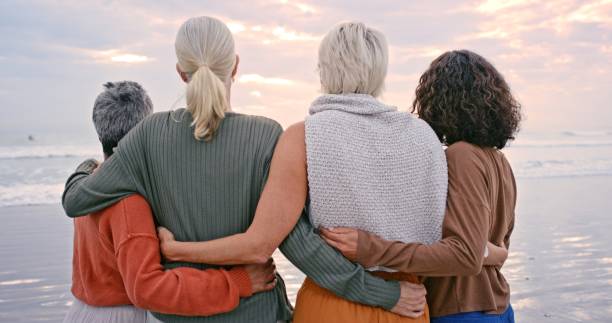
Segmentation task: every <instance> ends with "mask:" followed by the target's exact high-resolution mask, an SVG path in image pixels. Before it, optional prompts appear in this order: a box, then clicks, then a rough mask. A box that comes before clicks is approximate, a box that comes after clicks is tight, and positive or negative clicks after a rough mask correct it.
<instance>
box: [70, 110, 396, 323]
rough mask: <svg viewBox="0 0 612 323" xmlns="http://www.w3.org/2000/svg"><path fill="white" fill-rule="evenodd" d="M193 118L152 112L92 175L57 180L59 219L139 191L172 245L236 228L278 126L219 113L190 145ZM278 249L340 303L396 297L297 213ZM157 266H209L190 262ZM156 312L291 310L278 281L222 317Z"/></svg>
mask: <svg viewBox="0 0 612 323" xmlns="http://www.w3.org/2000/svg"><path fill="white" fill-rule="evenodd" d="M192 121H193V119H192V117H191V114H190V113H189V112H187V111H186V110H184V109H179V110H177V111H171V112H161V113H156V114H154V115H152V116H150V117H148V118H146V119H145V120H143V121H142V122H141V123H140V124H139V125H137V126H136V127H135V128H134V129H133V130H132V131H130V133H128V134H127V135H126V137H125V138H123V139H122V140H121V142H120V143H119V146H118V147H117V149H116V151H115V153H114V154H113V155H112V156H111V157H110V158H109V159H107V160H106V161H105V162H104V163H103V164H102V165H101V166H100V168H99V169H98V170H96V171H95V172H94V173H93V174H91V169H90V167H88V164H87V163H84V164H82V165H80V166H79V167H78V168H77V170H76V172H75V173H74V174H73V175H72V176H70V178H69V179H68V182H67V184H66V189H65V191H64V195H63V205H64V209H65V210H66V213H67V214H68V215H69V216H71V217H75V216H81V215H86V214H88V213H92V212H95V211H98V210H102V209H104V208H106V207H108V206H110V205H112V204H114V203H116V202H117V201H119V200H121V199H123V198H125V197H127V196H129V195H131V194H134V193H139V194H140V195H142V196H143V197H145V198H146V200H147V201H148V202H149V204H150V205H151V209H152V210H153V213H154V215H155V220H156V224H157V225H162V226H164V227H167V228H168V229H170V230H171V231H172V232H173V233H174V235H175V237H176V239H177V240H180V241H205V240H212V239H217V238H220V237H225V236H228V235H233V234H236V233H241V232H245V231H246V229H247V228H248V227H249V225H250V224H251V222H252V220H253V216H254V215H255V209H256V207H257V203H258V201H259V197H260V195H261V192H262V190H263V186H264V184H265V181H266V179H267V176H268V171H269V167H270V160H271V158H272V154H273V151H274V148H275V146H276V142H277V140H278V138H279V136H280V135H281V133H282V128H281V126H280V125H279V124H278V123H276V122H275V121H273V120H270V119H267V118H263V117H255V116H248V115H242V114H237V113H227V115H226V117H225V119H223V121H222V122H221V125H220V127H219V129H218V131H217V133H216V134H215V137H214V138H213V139H212V140H211V141H209V142H205V141H198V140H195V139H194V137H193V128H192V126H191V123H192ZM280 250H281V251H282V252H283V253H284V254H285V256H286V257H287V258H288V259H289V260H290V261H291V262H292V263H293V264H294V265H296V267H298V268H299V269H300V270H301V271H302V272H304V273H305V274H306V275H307V276H309V277H311V278H312V279H313V280H314V281H315V282H316V283H317V284H319V285H320V286H322V287H324V288H327V289H329V290H330V291H332V292H334V293H336V294H337V295H339V296H340V297H344V298H346V299H349V300H351V301H354V302H358V303H362V304H366V305H372V306H380V307H384V308H387V309H390V308H392V307H393V306H394V305H395V303H396V302H397V300H398V299H399V295H400V290H399V284H398V283H397V282H393V281H384V280H382V279H380V278H377V277H373V276H370V275H369V274H368V273H367V272H366V271H365V270H364V269H363V267H361V266H359V265H355V264H353V263H351V262H349V261H348V260H347V259H345V258H344V257H342V255H340V254H339V253H338V252H337V251H336V250H335V249H333V248H331V247H330V246H329V245H327V244H326V243H325V242H324V241H323V240H322V239H321V238H320V237H319V236H318V235H317V234H316V233H315V232H314V228H313V227H312V226H311V225H310V223H309V221H308V220H307V218H306V219H305V218H304V216H303V217H302V218H301V219H300V221H298V224H297V225H296V227H295V228H294V230H293V231H292V232H291V233H290V234H289V236H288V237H287V238H286V239H285V241H284V242H283V243H282V245H281V246H280ZM164 266H165V267H166V268H175V267H179V266H189V267H195V268H201V269H204V268H217V267H214V266H208V265H203V264H193V263H165V264H164ZM202 288H204V286H202ZM184 301H185V302H189V301H190V300H189V299H185V300H184ZM155 316H156V317H157V318H159V319H160V320H162V321H164V322H276V321H277V320H288V319H290V317H291V311H290V304H289V302H288V301H287V298H286V294H285V287H284V284H283V282H282V280H279V284H278V285H277V287H276V288H275V289H274V290H273V291H269V292H263V293H258V294H255V295H253V296H252V297H249V298H245V299H241V300H240V304H239V305H238V307H237V308H236V310H234V311H232V312H229V313H225V314H219V315H214V316H208V317H184V316H175V315H161V314H155Z"/></svg>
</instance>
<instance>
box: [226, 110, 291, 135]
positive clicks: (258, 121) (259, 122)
mask: <svg viewBox="0 0 612 323" xmlns="http://www.w3.org/2000/svg"><path fill="white" fill-rule="evenodd" d="M226 118H229V119H232V120H236V121H238V122H243V123H249V124H252V125H254V126H256V127H257V128H260V129H263V130H272V131H278V130H280V131H281V132H282V130H283V127H282V126H281V125H280V124H279V123H278V122H277V121H276V120H274V119H270V118H267V117H264V116H257V115H249V114H241V113H232V114H231V115H229V116H228V117H226Z"/></svg>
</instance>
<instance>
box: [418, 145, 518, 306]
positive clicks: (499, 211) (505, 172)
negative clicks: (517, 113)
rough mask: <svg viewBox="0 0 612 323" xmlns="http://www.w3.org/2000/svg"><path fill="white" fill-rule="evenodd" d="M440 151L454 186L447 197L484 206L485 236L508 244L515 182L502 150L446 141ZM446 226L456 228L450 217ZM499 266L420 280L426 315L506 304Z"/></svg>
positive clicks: (507, 294) (507, 297)
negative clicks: (443, 152) (427, 307)
mask: <svg viewBox="0 0 612 323" xmlns="http://www.w3.org/2000/svg"><path fill="white" fill-rule="evenodd" d="M446 155H447V158H448V167H449V168H448V169H449V181H450V183H451V185H453V187H454V188H451V196H454V197H455V198H454V200H457V201H462V202H461V203H463V204H465V205H468V204H469V205H474V206H478V207H482V208H484V209H485V210H486V214H487V216H488V219H486V220H485V219H480V221H481V222H483V223H487V224H488V232H487V236H488V241H492V242H493V243H495V244H501V243H502V242H503V243H504V245H505V246H506V247H509V245H510V235H511V234H512V230H513V228H514V217H515V213H514V211H515V206H516V183H515V180H514V175H513V173H512V168H511V167H510V163H509V162H508V160H507V159H506V157H505V156H504V154H503V153H502V152H501V151H499V150H497V149H494V148H482V147H478V146H476V145H473V144H470V143H466V142H457V143H454V144H453V145H451V146H449V148H448V149H447V151H446ZM471 187H480V188H481V189H478V190H474V189H470V188H471ZM466 209H467V208H466ZM449 221H451V220H449ZM449 225H453V228H456V227H457V223H456V221H455V220H454V218H453V220H452V223H449ZM466 229H468V230H469V229H472V230H475V229H476V228H466ZM500 269H501V268H500V267H498V266H483V267H482V270H481V271H480V272H479V273H478V274H477V275H471V276H467V275H465V276H453V277H432V278H428V279H427V280H426V283H425V284H426V286H427V291H428V299H427V300H428V303H429V305H430V310H431V314H432V316H444V315H448V314H453V313H461V312H471V311H479V310H487V311H494V312H497V313H503V312H504V311H505V310H506V309H507V306H508V304H509V303H510V286H509V285H508V283H507V282H506V279H505V278H504V275H503V274H502V273H501V271H500Z"/></svg>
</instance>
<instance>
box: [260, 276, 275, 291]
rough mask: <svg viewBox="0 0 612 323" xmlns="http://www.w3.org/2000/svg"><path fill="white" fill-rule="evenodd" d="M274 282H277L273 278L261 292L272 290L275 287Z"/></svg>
mask: <svg viewBox="0 0 612 323" xmlns="http://www.w3.org/2000/svg"><path fill="white" fill-rule="evenodd" d="M276 281H277V280H276V278H274V280H272V281H271V282H269V283H267V284H266V285H265V286H264V288H263V290H264V291H268V290H272V289H274V287H276Z"/></svg>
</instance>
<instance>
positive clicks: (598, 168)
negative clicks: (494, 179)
mask: <svg viewBox="0 0 612 323" xmlns="http://www.w3.org/2000/svg"><path fill="white" fill-rule="evenodd" d="M513 168H514V173H515V175H516V177H517V178H544V177H576V176H596V175H612V159H593V160H528V161H524V162H518V163H513Z"/></svg>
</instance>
